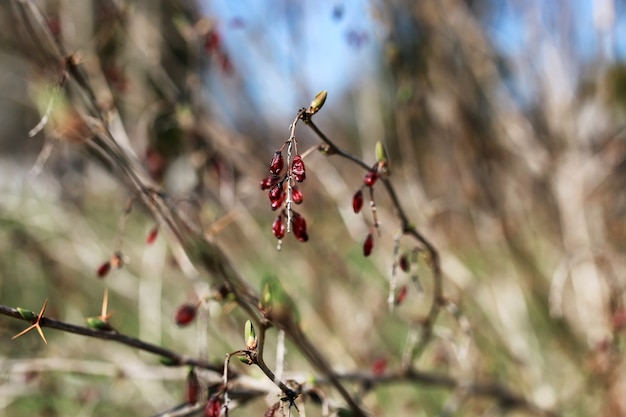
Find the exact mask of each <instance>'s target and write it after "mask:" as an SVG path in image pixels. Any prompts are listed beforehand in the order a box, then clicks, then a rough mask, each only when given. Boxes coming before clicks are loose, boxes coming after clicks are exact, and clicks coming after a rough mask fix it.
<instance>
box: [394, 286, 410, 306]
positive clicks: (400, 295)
mask: <svg viewBox="0 0 626 417" xmlns="http://www.w3.org/2000/svg"><path fill="white" fill-rule="evenodd" d="M407 291H408V288H407V286H406V285H403V286H402V287H400V289H399V290H398V293H397V294H396V305H398V306H399V305H400V304H402V303H403V302H404V300H405V299H406V294H407Z"/></svg>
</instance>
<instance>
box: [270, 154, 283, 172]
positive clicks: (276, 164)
mask: <svg viewBox="0 0 626 417" xmlns="http://www.w3.org/2000/svg"><path fill="white" fill-rule="evenodd" d="M283 166H285V160H284V159H283V154H282V153H281V152H280V151H276V152H275V153H274V157H273V158H272V162H270V172H271V173H272V174H273V175H278V174H280V171H282V170H283Z"/></svg>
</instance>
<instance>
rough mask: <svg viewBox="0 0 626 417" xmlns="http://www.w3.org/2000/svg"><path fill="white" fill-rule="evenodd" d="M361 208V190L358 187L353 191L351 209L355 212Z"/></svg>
mask: <svg viewBox="0 0 626 417" xmlns="http://www.w3.org/2000/svg"><path fill="white" fill-rule="evenodd" d="M361 208H363V190H361V189H360V188H359V190H358V191H357V192H356V193H354V197H352V210H354V212H355V213H358V212H360V211H361Z"/></svg>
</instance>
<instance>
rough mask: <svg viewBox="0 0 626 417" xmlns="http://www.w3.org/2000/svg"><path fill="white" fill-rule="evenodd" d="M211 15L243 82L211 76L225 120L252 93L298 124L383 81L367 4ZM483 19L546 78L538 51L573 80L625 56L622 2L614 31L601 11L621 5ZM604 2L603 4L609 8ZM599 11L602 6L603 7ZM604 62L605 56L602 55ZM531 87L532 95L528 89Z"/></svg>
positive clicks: (520, 77) (534, 9)
mask: <svg viewBox="0 0 626 417" xmlns="http://www.w3.org/2000/svg"><path fill="white" fill-rule="evenodd" d="M202 4H203V7H204V11H205V13H206V14H207V15H208V16H210V17H211V18H213V19H215V21H216V22H217V28H218V30H219V32H220V34H221V35H222V38H223V42H224V47H225V49H226V50H228V52H229V55H230V57H231V59H232V61H233V64H234V67H235V68H236V69H237V72H238V73H239V74H240V75H241V76H240V77H239V78H238V80H237V81H232V80H230V81H229V80H227V79H226V80H225V77H224V76H223V74H219V73H217V74H212V75H211V76H209V77H208V82H209V85H210V86H211V90H212V91H213V92H214V94H215V95H216V96H217V97H218V98H219V97H221V101H220V104H222V105H223V106H224V113H225V114H228V113H229V112H236V111H238V107H240V106H242V103H241V102H240V101H238V100H236V99H235V100H234V99H233V98H232V97H229V95H230V94H232V92H233V91H234V90H236V88H244V89H245V90H246V91H247V92H248V94H249V96H250V97H251V99H252V100H253V103H252V104H253V105H254V106H255V107H256V108H262V109H270V110H271V113H272V115H273V116H275V117H276V118H279V119H285V118H287V119H289V118H290V117H291V116H292V115H293V114H294V112H295V110H297V109H298V108H299V107H301V106H303V105H307V104H308V102H309V101H310V99H311V98H312V97H313V96H314V95H315V94H316V93H317V92H318V91H320V90H328V91H329V94H330V95H329V97H332V96H335V95H337V96H339V95H341V94H343V93H344V92H346V91H348V90H349V89H351V88H354V87H355V86H356V85H358V83H359V80H361V79H362V78H363V77H375V76H377V65H378V62H379V61H380V53H381V50H382V47H381V42H382V39H381V38H382V36H381V27H380V26H379V24H378V22H377V21H376V20H375V18H374V17H373V16H372V12H373V7H374V6H373V4H375V2H373V1H368V0H319V1H294V0H237V1H234V0H204V1H203V2H202ZM489 4H490V7H491V10H492V12H491V13H490V14H489V16H488V17H486V18H485V20H484V21H483V22H482V23H483V25H484V26H485V28H486V30H487V33H488V34H489V35H490V37H491V40H492V42H493V44H494V45H495V48H496V49H497V50H498V52H499V53H501V54H502V55H503V56H505V57H507V58H515V57H518V56H527V57H530V58H531V59H533V60H534V59H535V57H536V58H537V60H536V62H532V66H533V67H534V68H536V69H537V70H538V71H549V70H550V68H549V67H547V65H548V63H546V62H543V61H542V60H541V59H540V57H541V56H542V55H541V51H536V50H534V49H535V48H537V45H540V46H541V45H546V44H550V45H553V46H554V47H555V48H557V50H558V52H559V54H562V55H563V56H564V57H565V58H566V60H567V62H571V67H570V68H569V71H570V73H571V74H570V75H571V77H572V79H576V78H577V77H578V76H579V75H580V74H579V71H583V70H584V68H585V67H589V66H590V65H591V66H593V65H597V63H598V60H599V59H606V60H607V61H606V62H610V61H611V60H612V59H614V58H615V57H617V58H620V59H623V58H624V57H625V56H626V42H624V41H623V40H622V39H626V18H625V17H624V10H623V9H624V6H623V5H622V4H621V3H620V2H619V1H616V2H615V5H614V6H615V19H614V26H612V29H611V31H609V32H607V33H608V34H605V35H602V33H601V32H599V31H598V26H597V24H596V22H597V19H596V18H597V14H598V11H599V10H610V9H603V8H602V7H605V6H606V5H609V6H610V5H611V4H613V0H570V1H553V0H549V1H547V0H523V1H514V0H492V1H491V2H490V3H489ZM603 5H604V6H603ZM598 6H602V7H600V8H598ZM601 57H602V58H601ZM528 79H529V78H528V76H527V74H517V75H514V76H513V80H512V84H514V85H515V88H518V89H519V90H520V94H521V96H524V95H526V96H530V97H532V95H533V91H532V88H533V87H532V86H530V85H529V84H528V82H527V80H528ZM522 90H525V91H522Z"/></svg>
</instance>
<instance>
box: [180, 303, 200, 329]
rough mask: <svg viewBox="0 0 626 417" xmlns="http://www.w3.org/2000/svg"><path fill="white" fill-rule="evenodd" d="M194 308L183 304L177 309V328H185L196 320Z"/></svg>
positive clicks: (192, 305)
mask: <svg viewBox="0 0 626 417" xmlns="http://www.w3.org/2000/svg"><path fill="white" fill-rule="evenodd" d="M196 310H197V308H196V306H195V304H191V303H185V304H183V305H181V306H180V307H178V310H176V316H175V321H176V324H177V325H179V326H181V327H182V326H186V325H188V324H189V323H191V322H192V321H193V319H195V318H196Z"/></svg>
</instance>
